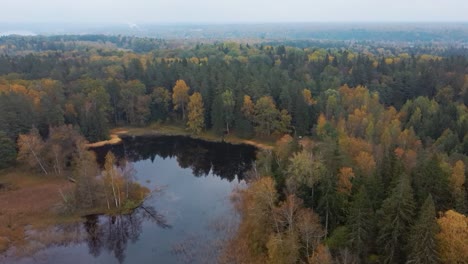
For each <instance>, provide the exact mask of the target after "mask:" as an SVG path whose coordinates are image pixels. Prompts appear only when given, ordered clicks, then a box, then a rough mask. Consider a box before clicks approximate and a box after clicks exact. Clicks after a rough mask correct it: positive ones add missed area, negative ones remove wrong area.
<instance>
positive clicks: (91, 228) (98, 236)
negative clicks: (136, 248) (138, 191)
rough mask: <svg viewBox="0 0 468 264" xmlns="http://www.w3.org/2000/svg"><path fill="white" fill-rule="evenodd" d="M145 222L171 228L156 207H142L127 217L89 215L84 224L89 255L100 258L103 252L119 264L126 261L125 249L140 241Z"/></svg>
mask: <svg viewBox="0 0 468 264" xmlns="http://www.w3.org/2000/svg"><path fill="white" fill-rule="evenodd" d="M144 221H151V222H153V223H155V224H157V225H158V226H159V227H161V228H170V227H171V226H170V225H169V224H167V221H166V218H165V217H164V216H163V215H162V214H159V213H158V212H157V211H156V210H155V209H154V207H151V206H141V207H139V208H137V209H136V210H135V211H133V213H131V214H126V215H113V216H103V215H88V216H86V221H85V222H84V224H83V226H84V230H85V231H86V234H87V236H86V238H85V240H86V244H87V245H88V249H89V254H90V255H92V256H94V257H98V256H99V255H100V254H101V252H102V250H103V249H104V250H106V251H107V252H109V253H111V254H113V255H114V256H115V258H116V259H117V260H118V261H119V263H123V262H124V260H125V249H126V248H127V244H128V242H129V241H130V242H131V243H135V242H137V241H138V239H139V237H140V234H141V232H142V230H143V229H142V224H143V222H144Z"/></svg>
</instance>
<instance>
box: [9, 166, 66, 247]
mask: <svg viewBox="0 0 468 264" xmlns="http://www.w3.org/2000/svg"><path fill="white" fill-rule="evenodd" d="M0 183H3V184H8V185H9V186H10V188H8V189H7V190H2V191H0V208H1V210H0V252H3V251H5V250H6V249H7V248H8V247H9V246H12V245H21V244H24V243H25V242H27V241H26V237H25V229H26V227H28V226H30V227H33V228H38V229H40V228H45V227H47V226H49V225H51V224H56V223H59V222H62V221H65V220H66V219H65V218H64V217H62V216H60V215H59V214H58V213H57V210H56V209H57V208H58V206H59V204H60V203H61V196H60V193H59V190H60V189H61V190H62V191H63V192H64V193H66V192H67V191H68V190H69V189H70V188H71V187H72V184H71V183H70V182H68V181H67V180H65V179H64V178H58V177H54V176H46V175H41V174H34V173H30V172H26V171H23V170H21V169H10V170H7V171H0Z"/></svg>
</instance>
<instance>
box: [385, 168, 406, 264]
mask: <svg viewBox="0 0 468 264" xmlns="http://www.w3.org/2000/svg"><path fill="white" fill-rule="evenodd" d="M414 210H415V202H414V198H413V189H412V188H411V184H410V181H409V179H408V176H406V175H404V174H403V175H401V176H400V181H399V183H398V185H397V186H396V187H395V188H394V189H393V190H392V192H391V194H390V196H389V197H388V198H387V199H386V200H385V201H384V202H383V204H382V208H381V211H380V212H379V214H380V218H381V219H382V220H381V221H380V223H379V226H380V234H379V238H378V242H379V244H380V245H381V247H382V253H383V262H384V263H401V262H402V260H403V259H404V258H403V253H404V252H402V249H403V248H405V245H406V241H407V237H406V234H407V233H408V231H409V227H410V225H411V223H412V222H413V217H414Z"/></svg>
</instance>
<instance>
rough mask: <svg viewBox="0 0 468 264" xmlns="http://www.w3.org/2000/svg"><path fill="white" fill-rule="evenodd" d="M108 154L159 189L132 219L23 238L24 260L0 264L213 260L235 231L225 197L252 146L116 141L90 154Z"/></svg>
mask: <svg viewBox="0 0 468 264" xmlns="http://www.w3.org/2000/svg"><path fill="white" fill-rule="evenodd" d="M109 150H112V152H113V153H114V154H115V155H116V157H117V158H118V159H119V160H124V161H129V162H130V164H131V166H132V167H133V168H134V169H135V171H136V181H138V182H139V183H140V184H142V185H144V186H146V187H148V188H149V189H151V190H154V189H155V187H156V189H158V187H162V186H163V187H164V188H163V191H161V192H156V193H153V195H152V196H151V197H147V199H146V200H145V202H144V203H143V206H142V207H139V208H138V209H136V210H135V211H134V212H133V213H132V214H128V215H119V216H104V215H89V216H87V217H86V218H85V219H84V221H83V222H81V223H78V224H74V225H64V226H60V227H59V228H57V227H54V228H55V229H56V230H55V229H54V228H53V229H52V231H46V232H42V233H41V234H39V233H37V235H36V236H32V235H31V234H29V235H28V240H29V241H31V242H32V243H31V244H32V246H33V251H31V252H32V254H27V256H30V257H29V258H27V257H26V258H21V259H20V260H18V259H7V260H8V261H7V263H21V264H29V263H34V264H36V263H69V264H73V263H154V262H157V263H213V262H215V260H216V258H217V255H218V254H219V251H220V248H221V247H222V245H223V244H224V241H226V240H227V238H228V237H229V235H230V234H231V233H232V230H235V229H236V228H237V220H238V219H237V217H236V215H235V213H234V210H233V208H232V204H230V203H229V195H230V194H231V192H232V190H233V189H234V188H236V187H237V186H239V183H238V182H237V181H235V179H238V180H242V179H243V176H244V174H245V173H246V172H247V171H248V170H249V169H250V167H251V165H252V162H253V160H254V157H255V148H254V147H251V146H246V145H231V144H226V143H213V142H204V141H200V140H193V139H190V138H186V137H141V138H124V140H123V143H122V144H120V145H117V146H111V147H110V146H107V147H101V148H97V149H95V151H96V153H97V154H98V155H97V157H98V161H100V162H101V164H102V163H103V161H104V157H105V155H106V153H107V152H108V151H109ZM120 165H122V166H123V165H129V164H125V163H122V164H120ZM194 176H195V177H194ZM242 184H243V181H241V183H240V185H241V186H242ZM159 190H160V188H159ZM220 217H222V218H220ZM37 245H40V247H37ZM25 255H26V254H25ZM0 262H2V259H0Z"/></svg>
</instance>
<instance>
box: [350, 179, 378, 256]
mask: <svg viewBox="0 0 468 264" xmlns="http://www.w3.org/2000/svg"><path fill="white" fill-rule="evenodd" d="M373 216H374V211H373V209H372V203H371V201H370V199H369V196H368V195H367V191H366V188H365V187H364V186H361V188H360V189H359V191H358V192H357V193H356V195H355V197H354V201H353V203H352V205H351V210H350V212H349V216H348V229H349V240H350V241H349V242H350V243H351V245H352V247H353V248H354V250H355V252H356V253H357V254H359V255H360V256H361V257H364V256H366V253H367V251H368V248H369V247H368V242H369V239H370V238H371V237H372V232H373V228H374V222H373Z"/></svg>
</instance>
